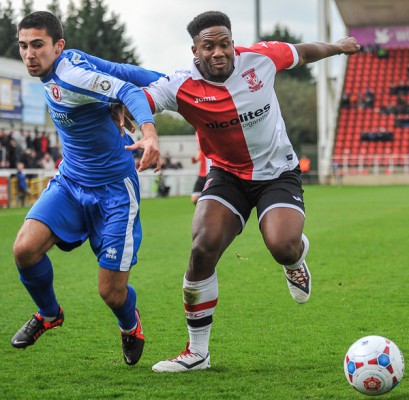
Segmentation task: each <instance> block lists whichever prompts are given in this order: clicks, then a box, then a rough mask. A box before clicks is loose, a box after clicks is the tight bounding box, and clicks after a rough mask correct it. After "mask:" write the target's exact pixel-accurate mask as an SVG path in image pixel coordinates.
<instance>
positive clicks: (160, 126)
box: [155, 111, 195, 136]
mask: <svg viewBox="0 0 409 400" xmlns="http://www.w3.org/2000/svg"><path fill="white" fill-rule="evenodd" d="M155 125H156V129H157V130H158V134H159V135H168V136H174V135H194V134H195V128H193V126H192V125H190V124H189V123H188V122H187V121H186V120H185V119H183V118H181V117H180V116H179V115H178V114H174V113H171V112H166V111H165V112H162V113H160V114H156V115H155Z"/></svg>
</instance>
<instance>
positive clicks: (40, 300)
mask: <svg viewBox="0 0 409 400" xmlns="http://www.w3.org/2000/svg"><path fill="white" fill-rule="evenodd" d="M17 268H18V271H19V273H20V280H21V282H22V283H23V285H24V286H25V288H26V289H27V291H28V293H29V294H30V296H31V298H32V299H33V300H34V302H35V303H36V305H37V307H38V311H39V313H40V315H41V316H42V317H55V316H57V315H58V311H59V308H60V306H59V304H58V303H57V300H56V298H55V293H54V287H53V279H54V273H53V267H52V265H51V261H50V259H49V258H48V256H47V255H44V257H43V258H42V259H41V260H40V261H39V262H38V263H37V264H34V265H33V266H31V267H28V268H19V266H18V265H17Z"/></svg>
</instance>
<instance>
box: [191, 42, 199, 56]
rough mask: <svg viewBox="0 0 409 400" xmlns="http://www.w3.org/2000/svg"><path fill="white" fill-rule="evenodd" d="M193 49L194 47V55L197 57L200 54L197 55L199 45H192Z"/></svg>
mask: <svg viewBox="0 0 409 400" xmlns="http://www.w3.org/2000/svg"><path fill="white" fill-rule="evenodd" d="M191 49H192V53H193V55H194V56H195V57H197V56H198V55H197V47H196V46H195V45H192V47H191Z"/></svg>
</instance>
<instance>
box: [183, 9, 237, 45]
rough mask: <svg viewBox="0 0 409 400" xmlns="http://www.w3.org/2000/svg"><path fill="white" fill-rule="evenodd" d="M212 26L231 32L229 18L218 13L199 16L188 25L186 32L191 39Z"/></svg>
mask: <svg viewBox="0 0 409 400" xmlns="http://www.w3.org/2000/svg"><path fill="white" fill-rule="evenodd" d="M212 26H225V27H226V28H227V29H228V30H229V31H230V32H231V23H230V18H229V17H228V16H227V15H226V14H224V13H222V12H220V11H206V12H204V13H202V14H199V15H198V16H196V17H195V18H194V19H193V20H192V21H191V22H190V23H189V25H188V26H187V31H188V32H189V34H190V36H191V37H192V39H193V38H194V37H195V36H197V35H198V34H199V33H200V32H201V31H202V30H203V29H207V28H210V27H212Z"/></svg>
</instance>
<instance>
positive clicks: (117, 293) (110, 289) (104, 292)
mask: <svg viewBox="0 0 409 400" xmlns="http://www.w3.org/2000/svg"><path fill="white" fill-rule="evenodd" d="M99 295H100V296H101V298H102V300H104V302H105V304H106V305H107V306H108V307H109V308H120V307H122V306H123V305H124V303H125V301H126V295H127V289H126V287H124V288H118V287H114V286H110V285H105V286H100V287H99Z"/></svg>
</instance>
